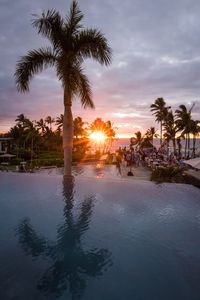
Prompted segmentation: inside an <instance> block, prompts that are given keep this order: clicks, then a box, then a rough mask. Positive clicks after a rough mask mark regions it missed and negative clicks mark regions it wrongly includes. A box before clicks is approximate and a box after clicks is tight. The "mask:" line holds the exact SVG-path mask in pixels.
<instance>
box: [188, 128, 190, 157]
mask: <svg viewBox="0 0 200 300" xmlns="http://www.w3.org/2000/svg"><path fill="white" fill-rule="evenodd" d="M188 157H190V133H188Z"/></svg>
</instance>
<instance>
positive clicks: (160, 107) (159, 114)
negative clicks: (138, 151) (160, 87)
mask: <svg viewBox="0 0 200 300" xmlns="http://www.w3.org/2000/svg"><path fill="white" fill-rule="evenodd" d="M150 107H151V111H152V112H153V114H154V115H155V117H156V122H158V123H160V146H161V145H162V135H163V134H162V131H163V122H164V120H165V118H166V115H167V112H168V109H169V108H170V107H166V102H165V100H164V99H163V98H157V99H156V100H155V102H154V103H153V104H151V106H150Z"/></svg>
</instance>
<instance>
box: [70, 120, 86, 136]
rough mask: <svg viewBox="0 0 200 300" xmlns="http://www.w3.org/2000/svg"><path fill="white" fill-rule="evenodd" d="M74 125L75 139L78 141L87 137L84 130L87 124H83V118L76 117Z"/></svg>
mask: <svg viewBox="0 0 200 300" xmlns="http://www.w3.org/2000/svg"><path fill="white" fill-rule="evenodd" d="M73 124H74V137H75V138H76V139H78V137H82V136H84V135H86V131H85V129H84V128H83V126H84V124H85V122H83V120H82V118H81V117H76V118H75V119H74V121H73Z"/></svg>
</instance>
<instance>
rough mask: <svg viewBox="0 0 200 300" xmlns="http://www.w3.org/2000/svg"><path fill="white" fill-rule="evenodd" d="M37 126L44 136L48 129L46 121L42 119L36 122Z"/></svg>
mask: <svg viewBox="0 0 200 300" xmlns="http://www.w3.org/2000/svg"><path fill="white" fill-rule="evenodd" d="M36 126H37V128H38V129H39V130H41V132H42V134H43V135H44V133H45V129H46V124H45V121H44V120H43V119H40V120H39V121H37V122H36Z"/></svg>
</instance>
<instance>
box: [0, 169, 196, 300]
mask: <svg viewBox="0 0 200 300" xmlns="http://www.w3.org/2000/svg"><path fill="white" fill-rule="evenodd" d="M92 172H93V171H92ZM93 174H96V173H95V172H94V173H93ZM0 191H1V199H0V236H1V247H0V262H1V263H0V282H1V284H0V295H1V299H2V300H4V299H5V300H13V299H20V300H27V299H29V300H35V299H37V300H47V299H48V300H51V299H53V300H56V299H59V300H64V299H69V300H70V299H83V300H94V299H95V300H102V299H106V300H107V299H111V300H114V299H117V300H118V299H119V300H121V299H126V300H132V299H134V300H135V299H141V300H146V299H162V300H169V299H170V300H177V299H181V300H188V299H190V300H199V294H200V288H199V270H200V252H199V249H200V238H199V237H200V222H199V215H200V213H199V212H200V201H199V195H200V193H199V190H198V189H196V188H194V187H192V186H189V185H177V184H163V185H160V186H159V187H158V186H157V185H155V184H153V183H151V182H142V181H123V182H122V183H120V181H119V180H117V181H113V180H111V179H109V180H106V179H102V180H97V179H96V178H95V177H93V179H87V178H86V179H85V178H82V177H75V182H74V181H63V178H62V177H61V176H45V175H37V174H0Z"/></svg>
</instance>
